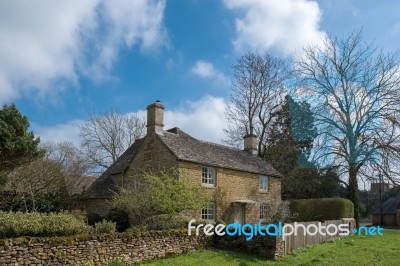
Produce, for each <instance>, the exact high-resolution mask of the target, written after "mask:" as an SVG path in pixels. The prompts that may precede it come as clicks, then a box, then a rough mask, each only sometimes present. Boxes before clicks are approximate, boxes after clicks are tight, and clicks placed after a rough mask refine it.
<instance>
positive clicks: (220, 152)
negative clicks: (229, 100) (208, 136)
mask: <svg viewBox="0 0 400 266" xmlns="http://www.w3.org/2000/svg"><path fill="white" fill-rule="evenodd" d="M158 136H159V137H160V138H161V140H162V141H163V142H164V143H165V145H166V146H167V147H168V148H169V149H170V150H171V151H172V153H173V154H174V155H175V156H176V157H177V158H178V159H179V160H182V161H189V162H196V163H201V164H206V165H212V166H218V167H222V168H229V169H235V170H240V171H244V172H251V173H256V174H262V175H270V176H276V177H282V175H281V174H280V173H279V172H278V171H276V170H275V169H274V168H273V167H272V166H271V165H270V164H268V163H266V162H265V161H264V160H262V159H261V158H259V157H258V156H253V155H251V154H250V153H248V152H247V151H244V150H241V149H237V148H232V147H228V146H224V145H220V144H216V143H212V142H208V141H203V140H198V139H196V138H193V137H192V136H190V135H188V134H187V133H185V132H183V131H182V130H180V129H179V128H176V127H175V128H172V129H169V130H167V131H166V132H165V134H164V136H162V135H158Z"/></svg>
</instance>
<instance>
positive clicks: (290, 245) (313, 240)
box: [283, 218, 354, 255]
mask: <svg viewBox="0 0 400 266" xmlns="http://www.w3.org/2000/svg"><path fill="white" fill-rule="evenodd" d="M344 223H346V224H349V230H350V232H351V230H352V229H353V228H354V219H347V218H346V219H341V220H332V221H325V222H323V223H321V225H322V226H328V225H330V224H334V225H336V226H338V225H340V224H344ZM297 224H302V225H304V226H305V227H306V228H307V226H308V225H310V224H315V225H316V226H318V224H319V222H297ZM291 225H292V226H294V223H291ZM312 231H313V232H314V230H312ZM285 232H286V233H288V232H290V228H287V227H286V228H285ZM330 232H331V233H333V232H334V230H332V229H331V230H330ZM336 237H339V231H338V232H337V233H336V234H335V235H329V234H325V235H321V234H319V233H317V234H316V235H309V234H306V235H304V229H303V228H302V227H298V229H297V235H294V234H292V235H290V236H285V237H284V238H283V240H284V243H285V255H286V254H288V253H290V252H292V251H293V250H295V249H298V248H302V247H306V246H309V245H314V244H318V243H322V242H325V241H328V240H329V239H332V238H336Z"/></svg>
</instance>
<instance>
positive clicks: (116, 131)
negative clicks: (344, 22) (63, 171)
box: [80, 109, 146, 173]
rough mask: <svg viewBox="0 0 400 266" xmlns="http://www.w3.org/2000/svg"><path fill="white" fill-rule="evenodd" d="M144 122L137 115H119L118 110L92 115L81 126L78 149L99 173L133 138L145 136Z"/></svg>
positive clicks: (113, 160)
mask: <svg viewBox="0 0 400 266" xmlns="http://www.w3.org/2000/svg"><path fill="white" fill-rule="evenodd" d="M145 128H146V123H145V121H144V120H143V119H142V118H140V117H139V116H138V115H136V114H134V115H131V114H127V115H122V114H121V113H120V112H119V111H118V110H117V109H111V110H109V111H107V112H105V113H101V114H93V115H91V116H90V118H89V119H88V120H87V121H86V122H85V123H84V124H82V125H81V126H80V136H81V138H82V142H81V149H82V152H83V153H84V155H85V158H87V160H88V162H89V163H90V165H91V166H92V169H94V170H93V173H101V172H103V171H104V170H105V169H107V168H108V167H109V166H110V165H111V164H112V163H114V162H115V161H116V160H117V159H118V157H119V156H120V155H121V154H122V153H123V152H124V151H125V150H126V149H127V148H128V147H129V146H130V145H131V144H132V143H133V142H134V141H135V140H136V139H139V138H141V137H142V136H143V135H144V132H145Z"/></svg>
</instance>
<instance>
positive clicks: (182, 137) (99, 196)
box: [83, 102, 282, 223]
mask: <svg viewBox="0 0 400 266" xmlns="http://www.w3.org/2000/svg"><path fill="white" fill-rule="evenodd" d="M164 109H165V108H164V106H163V104H161V103H160V102H156V103H153V104H151V105H149V106H148V107H147V134H146V136H145V137H144V138H142V139H140V140H137V141H135V143H134V144H133V145H132V146H131V147H129V148H128V149H127V150H126V151H125V153H123V154H122V155H121V156H120V158H118V160H117V161H116V162H115V163H114V164H113V165H111V166H110V167H109V168H108V169H107V170H106V171H105V172H104V173H103V175H101V176H100V177H99V178H98V179H97V180H96V181H95V182H94V183H93V184H92V186H91V187H89V189H88V190H87V191H86V192H85V193H84V194H83V203H84V206H85V209H86V211H87V212H88V213H97V214H99V215H102V216H104V215H106V214H107V213H108V212H109V210H110V208H111V205H110V203H109V200H110V199H111V197H112V196H113V195H114V194H115V193H118V189H119V188H120V187H129V183H130V182H132V181H134V180H135V178H138V177H140V175H142V174H143V172H144V171H148V170H151V171H153V172H157V171H166V170H169V169H171V168H174V169H177V170H178V174H179V175H182V176H185V177H188V180H189V182H193V183H196V184H201V185H202V186H203V187H205V188H206V192H207V193H210V194H211V195H212V197H211V198H212V199H213V200H212V201H211V202H210V203H209V204H208V205H207V206H205V207H204V209H203V210H201V212H199V213H197V214H195V216H196V217H194V218H196V219H207V220H210V221H224V222H233V221H235V220H237V221H239V222H241V223H255V222H257V221H259V220H260V219H264V218H267V216H268V214H269V213H268V210H269V208H270V207H271V206H272V205H277V204H279V202H280V201H281V178H282V176H281V175H280V174H279V173H278V172H277V171H276V170H275V169H274V168H272V167H271V166H270V165H269V164H268V163H267V162H265V161H263V160H262V159H261V158H259V157H258V156H257V148H256V147H257V138H256V136H255V135H247V136H245V137H244V147H245V148H244V150H241V149H236V148H232V147H227V146H224V145H220V144H215V143H211V142H207V141H202V140H198V139H196V138H193V137H192V136H190V135H188V134H187V133H185V132H184V131H182V130H180V129H179V128H176V127H175V128H172V129H168V130H164V125H163V119H164Z"/></svg>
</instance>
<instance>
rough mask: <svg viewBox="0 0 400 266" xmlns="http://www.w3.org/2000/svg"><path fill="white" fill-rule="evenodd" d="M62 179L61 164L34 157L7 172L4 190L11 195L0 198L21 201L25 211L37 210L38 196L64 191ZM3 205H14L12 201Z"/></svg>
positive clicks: (17, 202) (64, 185) (64, 186)
mask: <svg viewBox="0 0 400 266" xmlns="http://www.w3.org/2000/svg"><path fill="white" fill-rule="evenodd" d="M64 180H65V179H64V174H63V171H62V167H61V165H59V164H57V163H56V162H54V161H51V160H47V159H44V158H40V159H36V160H34V161H32V162H30V163H26V164H24V165H22V166H20V167H18V168H16V169H14V170H13V171H12V172H11V173H10V174H9V178H8V182H7V183H6V185H5V191H7V192H10V193H11V194H12V195H13V197H2V198H1V200H2V201H4V200H11V201H13V202H15V203H16V204H19V203H20V202H22V203H23V204H24V209H25V211H37V210H38V209H37V208H38V204H37V201H38V199H39V198H40V196H42V195H50V194H52V195H54V194H58V193H60V191H65V189H66V184H65V182H64ZM2 203H3V204H4V202H2ZM5 205H8V206H9V207H10V208H13V207H14V204H13V203H12V202H7V203H6V204H5Z"/></svg>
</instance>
